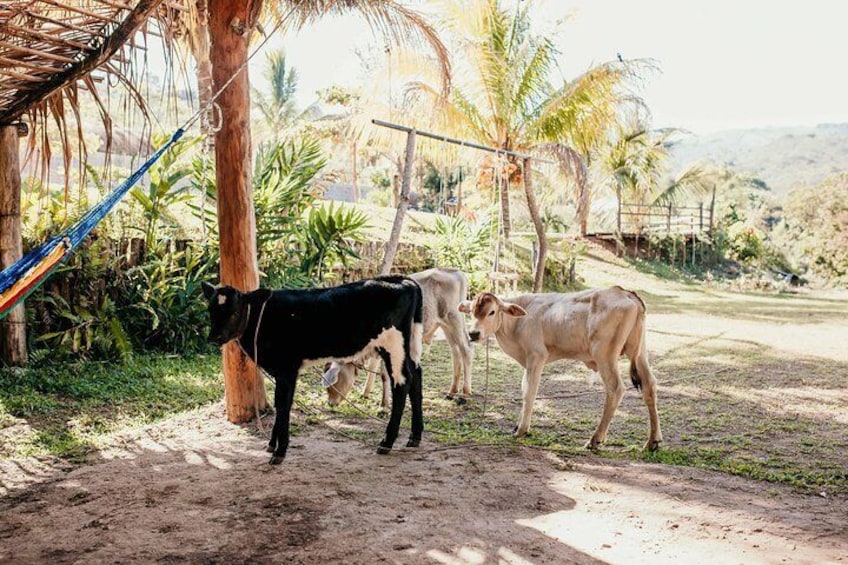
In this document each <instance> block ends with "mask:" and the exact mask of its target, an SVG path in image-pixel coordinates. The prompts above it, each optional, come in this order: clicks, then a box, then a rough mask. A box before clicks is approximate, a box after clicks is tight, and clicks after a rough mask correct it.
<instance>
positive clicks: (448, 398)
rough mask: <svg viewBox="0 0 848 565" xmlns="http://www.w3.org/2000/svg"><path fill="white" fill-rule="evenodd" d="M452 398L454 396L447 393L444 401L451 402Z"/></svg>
mask: <svg viewBox="0 0 848 565" xmlns="http://www.w3.org/2000/svg"><path fill="white" fill-rule="evenodd" d="M453 396H454V395H453V394H451V393H447V394H446V395H445V400H453Z"/></svg>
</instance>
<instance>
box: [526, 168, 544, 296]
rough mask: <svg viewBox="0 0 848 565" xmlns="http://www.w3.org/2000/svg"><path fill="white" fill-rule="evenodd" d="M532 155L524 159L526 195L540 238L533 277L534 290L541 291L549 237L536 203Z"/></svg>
mask: <svg viewBox="0 0 848 565" xmlns="http://www.w3.org/2000/svg"><path fill="white" fill-rule="evenodd" d="M530 165H531V161H530V157H526V158H525V159H524V175H523V176H524V195H525V196H526V197H527V208H528V209H529V210H530V219H532V220H533V226H534V227H535V228H536V238H537V239H538V240H539V253H538V254H537V255H536V276H535V277H534V279H533V292H541V291H542V285H543V284H544V281H545V259H546V257H547V255H548V237H547V235H546V234H545V225H544V224H543V223H542V217H541V216H540V215H539V205H538V204H537V203H536V193H534V192H533V176H532V169H531V168H530Z"/></svg>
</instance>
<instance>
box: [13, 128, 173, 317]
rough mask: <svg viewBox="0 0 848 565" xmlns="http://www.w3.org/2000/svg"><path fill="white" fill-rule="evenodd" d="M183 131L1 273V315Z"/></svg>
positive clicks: (61, 259) (61, 260) (40, 279)
mask: <svg viewBox="0 0 848 565" xmlns="http://www.w3.org/2000/svg"><path fill="white" fill-rule="evenodd" d="M183 133H185V130H184V129H183V128H180V129H178V130H177V131H175V132H174V135H173V136H171V139H169V140H168V142H167V143H165V144H164V145H163V146H162V147H160V148H159V149H158V150H157V151H156V152H155V153H154V154H153V155H151V156H150V158H149V159H148V160H147V161H145V162H144V163H143V164H142V165H141V166H140V167H139V168H138V169H136V171H135V172H133V174H131V175H130V176H129V177H127V178H126V179H125V180H124V181H123V182H122V183H121V184H119V185H118V186H117V187H115V190H113V191H112V192H111V193H110V194H109V195H108V196H107V197H106V198H104V199H103V200H102V201H100V202H99V203H98V204H97V205H96V206H94V207H93V208H91V209H90V210H89V211H88V212H86V214H85V215H84V216H83V217H82V218H80V219H79V221H77V223H75V224H74V225H73V226H71V227H70V228H68V229H67V230H66V231H65V232H64V233H61V234H58V235H55V236H53V237H52V238H50V239H49V240H47V241H45V242H44V243H42V244H41V245H39V246H38V247H36V248H35V249H33V250H31V251H30V252H29V253H27V254H26V255H24V256H23V257H21V258H20V259H18V260H17V261H16V262H15V263H14V264H13V265H11V266H10V267H8V268H7V269H5V270H4V271H3V272H2V273H0V319H3V318H4V317H6V315H7V314H8V313H9V311H10V310H11V309H12V308H14V307H15V306H16V305H17V304H18V303H19V302H21V301H22V300H24V299H25V298H26V297H27V296H29V295H30V294H31V293H32V292H33V291H34V290H35V289H37V288H38V287H39V286H41V283H43V282H44V281H45V280H46V279H47V277H48V276H49V275H50V274H51V273H52V272H53V271H54V270H55V269H56V267H58V266H59V265H61V264H62V263H64V262H65V261H66V260H67V259H68V257H70V255H71V253H72V252H73V251H74V249H76V248H77V247H78V246H79V244H80V243H82V241H83V240H84V239H85V237H86V236H87V235H88V234H89V233H90V232H91V230H93V229H94V226H96V225H97V224H98V223H99V222H100V220H102V219H103V218H104V217H105V216H106V214H108V213H109V211H110V210H112V208H114V207H115V205H116V204H117V203H118V202H119V201H120V200H121V198H123V196H124V195H125V194H126V193H127V192H129V190H130V189H131V188H132V187H133V186H134V185H135V183H137V182H138V180H139V179H140V178H141V177H142V176H144V174H145V173H146V172H147V170H148V169H150V167H151V166H152V165H153V164H154V163H155V162H156V161H158V160H159V158H160V157H161V156H162V154H163V153H165V151H167V150H168V148H170V147H171V146H172V145H173V144H174V143H176V142H177V141H179V139H180V138H181V137H182V136H183Z"/></svg>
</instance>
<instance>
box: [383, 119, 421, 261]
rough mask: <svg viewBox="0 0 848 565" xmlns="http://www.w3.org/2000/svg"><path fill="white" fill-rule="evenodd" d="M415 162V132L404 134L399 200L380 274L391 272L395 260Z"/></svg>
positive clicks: (407, 205)
mask: <svg viewBox="0 0 848 565" xmlns="http://www.w3.org/2000/svg"><path fill="white" fill-rule="evenodd" d="M414 160H415V130H414V129H413V130H410V131H409V132H408V133H407V134H406V153H405V155H404V164H403V183H402V184H401V187H400V198H398V205H397V212H396V213H395V221H394V224H392V233H391V235H390V236H389V241H387V242H386V253H385V255H383V263H382V264H381V265H380V274H381V275H388V274H389V273H390V272H391V271H392V263H394V260H395V254H396V253H397V248H398V244H399V243H400V232H401V229H402V228H403V217H404V216H405V215H406V209H407V208H409V185H410V184H412V167H413V161H414Z"/></svg>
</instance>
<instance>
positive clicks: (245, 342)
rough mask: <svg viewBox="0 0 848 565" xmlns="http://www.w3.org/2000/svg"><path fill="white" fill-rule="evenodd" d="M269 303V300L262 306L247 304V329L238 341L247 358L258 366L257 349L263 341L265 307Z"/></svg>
mask: <svg viewBox="0 0 848 565" xmlns="http://www.w3.org/2000/svg"><path fill="white" fill-rule="evenodd" d="M267 303H268V300H267V299H266V300H265V301H263V302H262V304H253V303H251V302H248V303H247V315H246V321H245V327H244V330H243V331H242V332H241V336H239V339H238V341H239V345H240V346H241V348H242V350H244V352H245V353H246V354H247V356H248V357H250V358H251V359H252V360H253V361H254V362H255V363H257V364H258V359H257V358H256V348H257V346H258V344H259V340H260V339H261V337H260V334H261V333H262V319H263V318H264V316H265V305H266V304H267Z"/></svg>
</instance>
